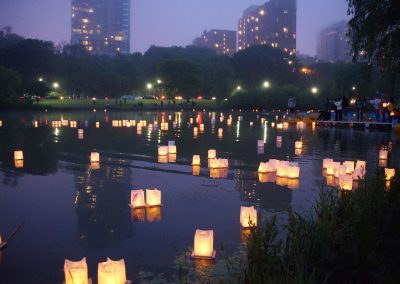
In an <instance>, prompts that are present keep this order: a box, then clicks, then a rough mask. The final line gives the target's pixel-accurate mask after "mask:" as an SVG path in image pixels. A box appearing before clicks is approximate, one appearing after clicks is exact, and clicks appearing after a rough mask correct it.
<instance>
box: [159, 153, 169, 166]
mask: <svg viewBox="0 0 400 284" xmlns="http://www.w3.org/2000/svg"><path fill="white" fill-rule="evenodd" d="M158 162H159V163H160V164H168V155H165V156H158Z"/></svg>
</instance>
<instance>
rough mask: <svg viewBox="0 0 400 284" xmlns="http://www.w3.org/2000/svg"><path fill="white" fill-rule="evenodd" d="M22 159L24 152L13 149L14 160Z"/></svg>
mask: <svg viewBox="0 0 400 284" xmlns="http://www.w3.org/2000/svg"><path fill="white" fill-rule="evenodd" d="M23 159H24V153H23V152H22V151H21V150H18V151H14V160H16V161H18V160H23Z"/></svg>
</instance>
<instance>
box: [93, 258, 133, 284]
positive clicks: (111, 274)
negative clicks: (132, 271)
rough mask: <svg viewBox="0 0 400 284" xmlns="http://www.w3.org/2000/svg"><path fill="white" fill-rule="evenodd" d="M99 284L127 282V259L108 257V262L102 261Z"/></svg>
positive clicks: (99, 269) (121, 283) (98, 274)
mask: <svg viewBox="0 0 400 284" xmlns="http://www.w3.org/2000/svg"><path fill="white" fill-rule="evenodd" d="M97 278H98V280H97V281H98V282H97V283H98V284H126V270H125V261H124V260H123V259H121V260H118V261H114V260H111V259H110V258H108V257H107V261H106V262H100V263H99V265H98V270H97Z"/></svg>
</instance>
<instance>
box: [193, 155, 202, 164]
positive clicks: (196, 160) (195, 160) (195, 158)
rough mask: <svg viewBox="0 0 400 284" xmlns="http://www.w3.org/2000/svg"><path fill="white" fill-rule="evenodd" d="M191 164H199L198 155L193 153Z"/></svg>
mask: <svg viewBox="0 0 400 284" xmlns="http://www.w3.org/2000/svg"><path fill="white" fill-rule="evenodd" d="M192 165H193V166H200V155H193V158H192Z"/></svg>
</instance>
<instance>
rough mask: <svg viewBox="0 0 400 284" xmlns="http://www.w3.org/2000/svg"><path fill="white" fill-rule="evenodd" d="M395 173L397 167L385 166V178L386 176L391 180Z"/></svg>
mask: <svg viewBox="0 0 400 284" xmlns="http://www.w3.org/2000/svg"><path fill="white" fill-rule="evenodd" d="M395 174H396V170H395V169H389V168H385V178H386V180H391V179H392V178H394V175H395Z"/></svg>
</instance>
